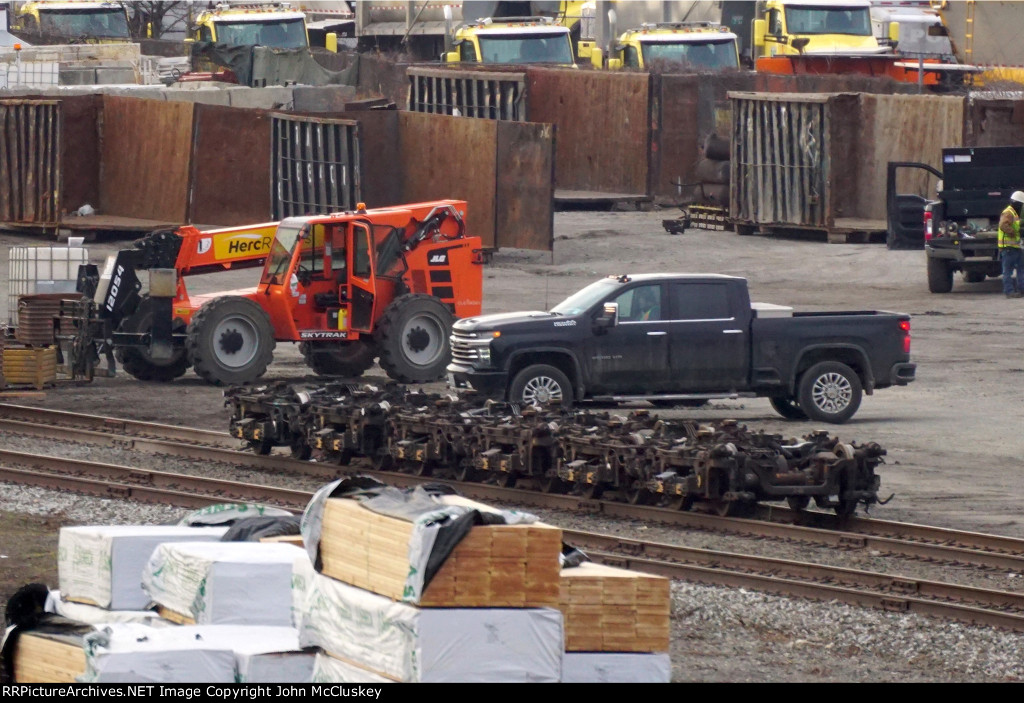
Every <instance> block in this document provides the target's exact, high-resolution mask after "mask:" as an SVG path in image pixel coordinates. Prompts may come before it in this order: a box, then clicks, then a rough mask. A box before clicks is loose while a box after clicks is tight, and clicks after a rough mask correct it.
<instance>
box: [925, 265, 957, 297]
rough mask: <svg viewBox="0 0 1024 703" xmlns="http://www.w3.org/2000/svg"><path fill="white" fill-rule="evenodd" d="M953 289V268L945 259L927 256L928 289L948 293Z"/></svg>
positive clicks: (933, 291) (932, 291)
mask: <svg viewBox="0 0 1024 703" xmlns="http://www.w3.org/2000/svg"><path fill="white" fill-rule="evenodd" d="M951 290H953V269H952V268H950V266H949V263H948V262H947V261H946V260H945V259H933V258H931V257H929V258H928V291H929V292H931V293H948V292H949V291H951Z"/></svg>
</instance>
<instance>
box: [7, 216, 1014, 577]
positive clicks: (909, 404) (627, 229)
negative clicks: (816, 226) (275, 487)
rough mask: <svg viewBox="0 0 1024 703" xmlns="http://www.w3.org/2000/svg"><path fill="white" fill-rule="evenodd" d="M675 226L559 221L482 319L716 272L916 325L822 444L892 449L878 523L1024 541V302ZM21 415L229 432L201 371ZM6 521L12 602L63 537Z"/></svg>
mask: <svg viewBox="0 0 1024 703" xmlns="http://www.w3.org/2000/svg"><path fill="white" fill-rule="evenodd" d="M675 213H676V211H675V210H673V209H664V210H655V211H651V212H566V213H558V214H557V215H556V218H555V247H554V252H553V253H546V252H545V253H538V252H525V251H503V252H499V253H498V254H497V255H496V256H495V257H494V260H493V262H492V263H491V264H490V265H488V266H487V268H486V269H485V274H484V275H485V284H484V291H485V295H484V308H485V312H501V311H510V310H518V309H544V308H547V307H550V306H551V305H554V304H555V303H557V302H558V301H559V300H561V299H562V298H563V297H565V296H566V295H568V294H569V293H571V292H573V291H575V290H576V289H578V288H580V287H582V286H583V285H585V284H587V283H589V282H591V281H592V280H594V279H595V278H597V277H600V276H604V275H607V274H613V273H624V272H625V273H641V272H706V273H723V274H731V275H738V276H744V277H746V278H747V279H748V280H749V282H750V289H751V297H752V299H753V300H755V301H763V302H771V303H778V304H786V305H792V306H794V307H795V308H796V309H798V310H856V309H859V310H867V309H883V310H891V311H899V312H906V313H910V314H911V315H912V329H911V331H912V336H913V344H912V351H911V353H912V360H913V361H915V362H917V364H918V380H917V381H916V382H914V383H912V384H911V385H909V386H907V387H903V388H890V389H884V390H881V391H878V392H877V393H876V394H875V395H874V396H868V397H865V399H864V402H863V404H862V405H861V408H860V410H859V412H858V413H857V415H856V416H855V417H854V418H853V419H852V420H851V421H850V422H849V423H847V424H846V425H843V426H829V427H826V428H822V429H827V430H828V431H829V432H830V433H833V434H838V435H839V436H840V437H841V438H842V439H843V441H857V442H867V441H875V442H878V443H879V444H881V445H882V446H883V447H884V448H886V449H887V451H888V455H887V457H886V465H885V466H882V467H880V470H879V472H880V475H881V479H882V492H883V493H884V494H885V495H888V494H890V493H892V494H894V498H893V499H892V501H891V502H890V503H888V504H887V505H884V506H877V507H876V508H875V509H873V510H872V513H871V514H872V515H873V516H875V517H878V518H882V519H891V520H902V521H910V522H917V523H927V524H933V525H944V526H949V527H957V528H963V529H969V530H975V531H979V532H994V533H999V534H1005V535H1011V536H1017V537H1024V511H1022V506H1024V480H1022V479H1024V462H1022V461H1021V456H1022V454H1024V451H1022V450H1024V439H1022V433H1021V412H1022V407H1024V406H1022V403H1021V400H1022V392H1024V358H1022V353H1024V337H1022V332H1024V300H1013V299H1006V298H1005V297H1004V296H1003V295H1002V293H1001V292H1000V291H1001V289H1000V283H999V281H998V280H989V281H986V282H983V283H980V284H967V283H964V282H963V281H962V280H961V279H960V278H959V277H958V279H957V281H956V283H955V285H954V290H953V292H952V293H950V294H947V295H933V294H930V293H929V292H928V289H927V284H926V278H925V255H924V253H923V252H922V251H889V250H887V249H886V248H885V246H884V245H882V244H827V243H825V242H824V240H823V238H822V239H814V240H808V239H793V238H769V237H760V236H754V237H741V236H738V235H736V234H734V233H732V232H711V231H705V230H697V229H691V230H689V231H687V232H686V233H684V234H682V235H679V236H671V235H669V234H667V233H666V232H665V231H664V230H663V228H662V226H661V221H662V219H664V218H666V217H673V216H675ZM37 241H38V242H39V243H43V242H42V240H37ZM25 243H26V241H25V238H24V237H21V236H13V235H6V236H0V289H6V285H5V282H6V280H7V260H6V259H7V249H8V247H9V246H13V245H23V244H25ZM124 244H125V243H124V242H102V243H91V244H88V247H89V251H90V259H92V260H94V261H97V262H100V261H102V259H103V258H104V256H105V255H106V254H107V253H109V252H111V251H113V250H115V249H117V248H119V247H121V246H123V245H124ZM256 278H257V274H256V273H254V272H253V271H239V272H232V273H230V274H215V275H212V276H207V277H205V278H197V279H195V283H194V284H191V283H190V288H191V289H192V290H194V291H195V292H208V291H212V290H219V289H225V290H228V289H232V288H235V287H239V286H244V285H248V284H250V282H254V281H255V280H256ZM305 373H306V369H305V367H304V365H303V363H302V360H301V357H300V356H299V354H298V353H297V350H296V349H295V347H293V346H292V345H290V344H280V345H279V346H278V352H277V356H276V357H275V363H274V364H273V365H272V366H271V368H270V372H269V374H268V377H270V376H273V377H281V378H286V377H297V376H302V375H305ZM370 374H380V371H379V369H376V368H375V369H373V370H371V372H370ZM435 388H438V389H439V388H440V386H435ZM12 402H18V403H24V404H38V405H41V406H46V407H50V408H59V409H67V410H74V411H78V412H82V411H91V412H95V413H99V414H107V415H112V416H124V417H130V418H133V419H139V420H150V421H159V422H167V423H174V424H181V425H190V426H200V427H208V428H212V429H226V428H227V422H228V413H227V411H226V409H225V408H224V405H223V397H222V391H221V390H220V389H217V388H213V387H211V386H208V385H205V384H204V383H203V382H202V381H200V380H199V378H198V377H196V376H195V375H194V374H192V373H191V372H189V373H188V374H187V375H186V376H185V377H184V378H182V379H180V380H178V381H176V382H174V383H171V384H166V385H163V384H150V383H142V382H139V381H136V380H134V379H132V378H130V377H128V376H126V375H120V376H118V377H115V378H112V379H97V380H95V381H94V382H93V383H91V384H85V385H69V384H62V385H59V386H58V387H57V388H55V389H53V390H50V391H48V392H47V393H46V395H45V397H43V398H29V399H17V400H14V401H12ZM676 414H679V415H680V416H692V417H698V418H707V419H725V418H736V419H739V420H740V421H742V422H745V423H747V424H748V425H750V426H751V427H752V428H755V429H763V430H765V431H769V432H780V433H783V434H785V435H787V436H799V435H804V434H806V433H808V432H810V431H812V430H814V429H819V428H818V427H816V426H815V425H813V424H812V423H810V422H791V421H785V420H783V419H782V418H780V417H778V416H777V415H775V413H774V412H773V411H772V410H771V408H770V406H769V404H768V401H767V400H765V399H742V400H735V401H721V402H714V403H712V404H710V406H709V407H706V408H703V409H699V410H687V411H676ZM2 490H3V487H2V486H0V491H2ZM0 518H2V519H0V545H3V549H0V552H2V553H3V554H4V555H5V556H7V557H8V558H7V559H4V560H2V561H0V571H2V572H3V578H2V581H3V583H2V584H0V585H2V586H3V587H4V591H5V592H9V591H7V587H9V586H11V585H12V583H14V584H16V585H21V584H24V583H26V582H28V580H31V579H32V578H34V577H35V576H36V575H39V576H45V575H46V574H45V573H42V571H45V566H44V565H43V561H41V560H38V559H37V560H35V561H30V560H29V557H30V556H32V555H38V553H41V552H42V551H43V550H45V549H52V548H53V545H54V543H55V539H54V535H55V532H56V530H55V529H53V530H52V532H51V531H49V530H48V528H49V527H50V526H51V525H52V523H51V524H50V525H47V524H45V523H43V524H40V525H35V524H33V525H32V527H31V529H29V528H28V527H26V526H27V525H29V524H30V523H29V522H28V521H26V522H22V521H20V520H18V519H17V518H14V517H12V516H6V517H4V516H0ZM40 540H41V541H40ZM47 545H48V546H47ZM41 570H42V571H41Z"/></svg>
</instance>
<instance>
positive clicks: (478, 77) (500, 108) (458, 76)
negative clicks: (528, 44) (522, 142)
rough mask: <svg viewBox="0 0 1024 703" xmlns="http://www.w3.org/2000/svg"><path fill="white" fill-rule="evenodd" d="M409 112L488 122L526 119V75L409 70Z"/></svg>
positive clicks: (415, 68) (416, 68)
mask: <svg viewBox="0 0 1024 703" xmlns="http://www.w3.org/2000/svg"><path fill="white" fill-rule="evenodd" d="M407 75H408V76H409V100H408V105H409V110H410V111H412V112H426V113H430V114H440V115H452V114H455V111H456V110H458V114H460V115H461V116H463V117H483V118H487V119H492V120H515V121H523V120H525V119H526V74H525V73H513V72H486V71H471V70H455V69H437V68H421V67H412V68H410V69H409V70H408V71H407Z"/></svg>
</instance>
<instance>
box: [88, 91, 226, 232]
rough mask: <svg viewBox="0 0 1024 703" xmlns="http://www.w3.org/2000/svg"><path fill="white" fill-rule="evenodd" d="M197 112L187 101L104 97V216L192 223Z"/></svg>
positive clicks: (101, 208) (102, 209)
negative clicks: (191, 179) (191, 178)
mask: <svg viewBox="0 0 1024 703" xmlns="http://www.w3.org/2000/svg"><path fill="white" fill-rule="evenodd" d="M193 109H194V106H193V104H192V103H187V102H164V101H161V100H140V99H137V98H121V97H116V96H112V95H104V96H103V138H102V154H103V162H102V163H103V168H102V170H101V176H100V199H101V203H100V208H99V210H100V212H102V213H103V214H104V215H118V216H122V217H135V218H139V219H148V220H164V221H168V222H186V221H187V220H188V202H189V171H190V164H189V161H190V159H189V155H190V154H191V153H192V117H193ZM213 158H215V157H213Z"/></svg>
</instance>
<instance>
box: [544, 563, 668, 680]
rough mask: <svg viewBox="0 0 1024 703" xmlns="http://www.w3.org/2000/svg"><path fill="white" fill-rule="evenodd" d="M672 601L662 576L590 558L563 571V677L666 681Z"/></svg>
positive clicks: (571, 678) (561, 598)
mask: <svg viewBox="0 0 1024 703" xmlns="http://www.w3.org/2000/svg"><path fill="white" fill-rule="evenodd" d="M670 605H671V602H670V593H669V580H668V579H666V578H663V577H661V576H652V575H650V574H642V573H638V572H635V571H627V570H625V569H618V568H615V567H611V566H605V565H603V564H595V563H591V562H585V563H583V564H581V565H579V566H577V567H573V568H567V569H564V570H563V571H562V574H561V591H560V597H559V609H560V610H561V611H562V615H563V616H564V618H565V651H566V656H565V662H564V666H563V681H565V680H573V681H586V680H590V681H594V680H601V681H605V682H613V681H622V682H626V681H628V682H640V681H643V680H647V681H668V680H669V674H670V671H669V657H668V648H669V611H670ZM583 653H586V654H583ZM595 677H597V678H595ZM619 677H625V678H619ZM638 677H639V678H638Z"/></svg>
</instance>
